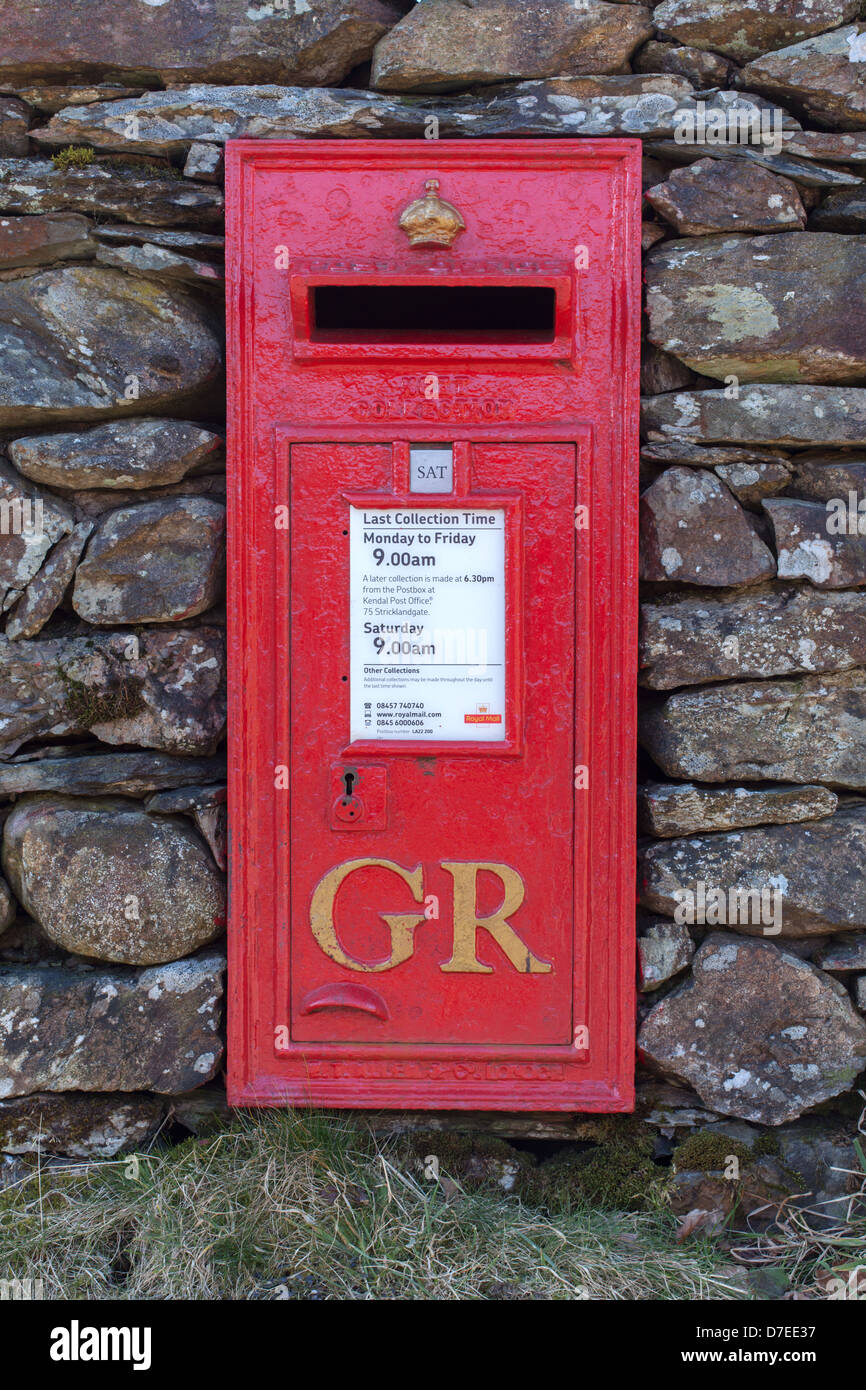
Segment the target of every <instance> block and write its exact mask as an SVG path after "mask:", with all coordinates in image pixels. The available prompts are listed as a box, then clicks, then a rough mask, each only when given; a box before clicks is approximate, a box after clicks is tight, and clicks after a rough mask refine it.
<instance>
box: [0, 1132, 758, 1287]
mask: <svg viewBox="0 0 866 1390" xmlns="http://www.w3.org/2000/svg"><path fill="white" fill-rule="evenodd" d="M2 1278H6V1279H14V1278H18V1279H25V1278H30V1279H41V1280H42V1281H43V1288H44V1295H45V1297H46V1298H62V1299H77V1298H85V1299H96V1300H105V1299H111V1300H114V1299H119V1300H125V1299H235V1298H238V1299H283V1298H289V1299H314V1300H317V1299H352V1300H355V1299H358V1300H368V1299H413V1300H438V1299H442V1300H454V1299H482V1300H486V1299H494V1300H498V1299H582V1298H590V1299H613V1300H629V1301H630V1300H635V1299H672V1300H685V1299H735V1298H742V1297H743V1296H744V1294H743V1288H742V1282H741V1281H742V1274H739V1273H738V1272H737V1271H736V1270H734V1269H733V1268H732V1266H731V1263H730V1258H729V1257H728V1256H727V1255H726V1253H725V1252H724V1251H723V1250H721V1249H720V1248H719V1247H718V1246H713V1245H712V1244H711V1243H710V1242H709V1241H703V1240H700V1239H696V1240H694V1241H692V1242H690V1244H689V1245H688V1247H684V1246H680V1245H677V1242H676V1230H675V1222H674V1220H673V1218H672V1217H671V1216H670V1215H669V1214H668V1213H665V1212H662V1211H656V1212H644V1211H642V1212H636V1211H635V1212H612V1211H607V1210H600V1209H598V1208H595V1207H592V1206H590V1205H589V1204H587V1203H585V1202H583V1201H582V1200H581V1199H580V1198H579V1197H578V1198H577V1199H575V1200H570V1201H569V1202H568V1204H567V1205H566V1206H564V1207H563V1208H562V1209H561V1210H556V1209H555V1208H554V1204H553V1203H552V1202H550V1201H548V1203H547V1204H546V1205H544V1206H536V1205H531V1204H529V1203H528V1202H526V1201H524V1200H522V1199H521V1198H520V1197H519V1196H517V1195H515V1194H505V1193H503V1191H502V1188H501V1187H498V1186H497V1185H496V1183H495V1182H494V1183H492V1184H491V1185H489V1186H487V1187H484V1186H479V1187H477V1188H473V1189H472V1190H467V1187H466V1185H465V1184H464V1183H462V1182H461V1181H460V1180H459V1177H456V1176H454V1175H449V1173H448V1168H447V1157H446V1156H444V1155H443V1158H442V1161H441V1167H440V1168H439V1171H438V1176H437V1177H436V1178H432V1179H431V1178H425V1176H424V1173H423V1171H419V1168H418V1165H417V1163H416V1162H414V1161H413V1160H412V1158H411V1155H410V1154H409V1153H407V1152H406V1150H405V1147H403V1148H402V1149H401V1147H400V1144H399V1141H397V1140H393V1141H392V1140H388V1141H385V1142H382V1141H378V1140H376V1139H375V1138H374V1137H373V1136H372V1135H371V1133H370V1131H369V1130H368V1128H367V1127H366V1126H365V1125H364V1123H363V1121H360V1120H358V1119H355V1118H353V1117H350V1116H345V1115H338V1116H335V1115H330V1114H326V1113H323V1112H312V1113H310V1112H301V1111H282V1110H273V1111H263V1112H257V1113H249V1112H235V1114H234V1116H233V1117H232V1119H231V1121H230V1123H228V1124H227V1125H226V1127H225V1128H223V1129H222V1130H219V1131H217V1132H216V1133H213V1134H211V1135H208V1136H207V1137H205V1138H196V1139H189V1140H187V1141H186V1142H184V1143H182V1144H179V1145H176V1146H174V1147H168V1146H165V1147H158V1148H155V1149H153V1150H152V1151H151V1152H149V1153H146V1154H139V1155H135V1156H127V1157H121V1158H118V1159H114V1160H110V1161H105V1160H103V1161H99V1162H92V1163H74V1164H73V1163H70V1164H67V1165H65V1166H62V1167H56V1166H48V1167H44V1166H43V1167H41V1168H38V1169H36V1168H34V1169H33V1170H32V1171H31V1172H30V1173H29V1174H28V1175H27V1176H26V1177H25V1178H24V1179H22V1180H21V1181H20V1182H18V1183H17V1184H16V1185H14V1186H13V1187H11V1188H9V1189H7V1191H6V1192H5V1193H4V1194H3V1196H2V1198H0V1279H2Z"/></svg>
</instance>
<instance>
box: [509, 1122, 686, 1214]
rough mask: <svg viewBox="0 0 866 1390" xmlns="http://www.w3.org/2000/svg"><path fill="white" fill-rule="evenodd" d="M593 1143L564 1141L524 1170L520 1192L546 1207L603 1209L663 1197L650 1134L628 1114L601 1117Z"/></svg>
mask: <svg viewBox="0 0 866 1390" xmlns="http://www.w3.org/2000/svg"><path fill="white" fill-rule="evenodd" d="M605 1118H606V1120H607V1121H609V1123H608V1124H605V1125H604V1126H603V1129H604V1131H605V1137H604V1138H603V1139H602V1141H601V1142H600V1143H598V1144H597V1145H596V1146H595V1147H593V1148H590V1149H586V1148H582V1147H580V1148H579V1147H577V1146H573V1147H571V1146H570V1147H569V1148H567V1149H563V1150H562V1151H561V1152H560V1153H558V1154H555V1155H554V1157H553V1158H550V1159H548V1160H547V1162H546V1163H542V1164H541V1165H540V1166H539V1167H538V1168H537V1169H535V1170H534V1171H533V1172H532V1173H529V1174H527V1175H525V1176H524V1177H523V1179H522V1181H521V1184H520V1195H521V1196H522V1197H523V1198H524V1200H525V1201H527V1202H532V1203H533V1204H535V1205H537V1206H542V1207H545V1208H546V1209H547V1210H548V1211H550V1212H556V1211H568V1210H570V1209H571V1208H573V1207H574V1206H577V1205H591V1206H595V1207H600V1208H603V1209H604V1210H608V1211H652V1210H656V1209H657V1208H658V1207H659V1206H660V1205H661V1204H662V1202H663V1199H664V1194H665V1191H666V1189H667V1187H668V1185H669V1182H670V1175H669V1173H668V1170H667V1169H666V1168H664V1167H662V1166H661V1165H659V1164H657V1163H655V1162H654V1161H653V1147H654V1135H653V1133H652V1131H650V1130H648V1129H647V1127H646V1126H645V1125H643V1124H642V1123H641V1122H640V1121H636V1120H634V1119H633V1118H632V1117H631V1116H616V1115H611V1116H607V1117H605Z"/></svg>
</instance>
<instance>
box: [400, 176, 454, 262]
mask: <svg viewBox="0 0 866 1390" xmlns="http://www.w3.org/2000/svg"><path fill="white" fill-rule="evenodd" d="M424 187H425V188H426V189H427V192H426V194H425V195H424V197H423V198H416V199H415V201H414V203H410V204H409V206H408V207H405V208H404V209H403V211H402V212H401V214H400V226H401V227H402V229H403V231H404V232H405V233H406V235H407V237H408V238H409V245H410V246H450V245H451V243H452V242H453V241H454V238H455V237H457V236H459V235H460V233H461V232H464V231H465V230H466V223H465V222H464V221H463V218H462V217H461V215H460V213H459V212H458V211H457V209H456V207H455V206H454V204H453V203H446V201H445V199H444V198H440V197H439V196H438V193H437V190H438V188H439V180H438V179H428V180H427V182H426V183H425V185H424Z"/></svg>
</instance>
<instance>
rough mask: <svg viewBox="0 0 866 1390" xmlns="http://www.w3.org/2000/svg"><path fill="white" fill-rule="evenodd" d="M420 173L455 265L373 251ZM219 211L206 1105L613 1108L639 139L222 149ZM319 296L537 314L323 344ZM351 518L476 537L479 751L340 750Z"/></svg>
mask: <svg viewBox="0 0 866 1390" xmlns="http://www.w3.org/2000/svg"><path fill="white" fill-rule="evenodd" d="M430 178H436V179H438V180H439V181H440V184H441V196H442V197H443V198H445V199H447V200H448V201H449V202H450V203H453V204H454V205H455V206H456V207H457V208H458V209H459V210H460V212H461V214H462V215H463V218H464V220H465V222H466V228H465V231H463V232H461V234H460V235H459V237H458V238H457V240H456V241H455V243H454V245H453V246H451V247H444V246H432V247H431V246H429V245H428V246H410V245H409V244H408V242H407V237H406V235H405V233H404V231H403V230H402V229H401V228H400V226H399V218H400V214H401V212H402V211H403V209H404V208H405V207H406V205H407V204H408V203H409V202H411V201H412V200H413V199H415V198H417V197H419V195H421V193H422V192H423V189H424V184H425V181H426V180H428V179H430ZM227 212H228V248H227V249H228V263H227V269H228V282H229V288H230V297H229V341H230V351H229V364H230V390H229V401H230V410H231V420H230V437H229V446H230V450H229V452H230V464H229V466H230V489H231V492H230V498H231V501H230V508H229V514H230V528H229V648H230V682H229V696H230V770H229V779H230V781H229V800H230V811H231V834H232V843H231V916H230V934H229V951H230V962H229V963H230V973H229V981H230V990H229V1098H230V1100H231V1102H232V1103H233V1104H236V1105H281V1104H287V1103H288V1104H313V1105H338V1106H347V1107H412V1108H430V1109H435V1108H454V1109H460V1108H464V1109H485V1108H487V1109H501V1110H518V1109H531V1110H600V1111H605V1110H611V1111H613V1110H627V1109H629V1108H630V1107H631V1105H632V1103H633V1080H632V1073H633V1046H634V1037H633V1028H634V940H633V937H634V869H633V863H634V760H635V759H634V755H635V686H636V655H635V653H636V608H637V605H636V552H637V517H636V499H637V382H638V337H639V305H640V281H639V265H640V262H639V232H640V145H639V142H638V141H632V140H586V141H576V140H562V141H554V140H533V141H524V140H509V141H436V142H422V141H417V142H415V141H390V142H384V141H382V142H379V141H375V142H374V141H370V142H367V141H313V142H309V143H308V142H301V141H297V142H276V141H274V142H259V141H237V142H230V143H229V145H228V146H227ZM335 285H336V286H345V287H348V289H347V293H348V292H349V291H350V290H354V289H355V288H357V287H360V288H361V290H362V291H364V290H366V289H367V288H369V287H370V286H400V287H404V288H405V290H406V292H407V293H412V292H414V290H415V289H416V288H417V287H419V286H421V287H429V286H431V285H432V286H441V287H442V288H443V290H451V289H459V288H460V287H461V286H470V287H486V288H491V287H493V288H496V287H506V288H508V287H512V288H513V287H528V288H530V289H534V290H536V291H537V290H541V291H547V292H550V293H552V294H554V295H555V312H554V314H553V317H552V320H551V324H550V328H549V331H546V330H539V328H538V325H537V324H534V325H532V326H527V328H526V329H525V330H522V329H521V328H520V327H519V325H518V326H517V327H516V328H515V327H514V326H512V327H511V328H509V329H508V330H507V331H493V330H492V329H491V328H490V327H489V326H486V325H485V324H483V323H478V324H477V326H475V325H473V324H467V323H463V324H462V325H461V326H455V328H454V329H453V330H452V331H447V332H446V331H444V330H440V331H435V332H431V331H428V332H425V333H423V334H422V333H419V332H415V331H414V330H413V329H412V328H411V327H410V328H409V329H399V330H398V329H387V328H384V327H382V325H381V324H374V323H370V324H369V325H362V326H361V327H360V328H356V329H355V330H353V329H351V328H343V329H341V328H339V327H338V328H337V329H336V330H334V329H332V328H329V329H328V331H324V330H323V329H321V328H319V327H317V324H316V322H315V309H314V304H315V290H316V287H320V286H335ZM413 442H414V443H422V444H427V445H429V444H435V443H446V444H452V445H453V450H454V486H453V490H452V491H451V492H450V493H447V494H434V495H431V494H419V493H417V492H415V493H413V492H412V491H411V489H410V477H409V448H410V444H412V443H413ZM358 507H360V508H364V507H369V508H374V509H375V510H376V511H377V512H378V513H387V512H389V511H391V510H394V511H395V513H396V515H400V514H401V513H405V512H407V511H408V510H409V509H411V508H422V509H424V510H426V511H429V510H435V511H437V512H440V513H441V512H445V511H449V512H450V511H453V510H455V509H456V510H458V511H459V510H461V509H471V510H473V511H475V512H484V511H487V510H490V509H495V510H497V511H501V512H503V513H504V526H505V576H506V589H505V612H506V639H507V649H506V662H505V664H506V688H505V709H504V714H503V718H504V723H503V733H504V737H503V738H502V739H501V740H497V741H492V742H486V743H477V742H464V741H453V740H449V741H440V742H416V741H412V740H402V739H401V741H399V742H389V741H382V740H376V739H368V738H364V739H359V740H355V742H352V740H351V735H350V721H349V687H350V681H349V679H348V673H349V544H350V541H349V517H350V514H351V512H352V509H353V508H358ZM481 708H482V709H483V708H484V706H481ZM475 717H476V716H470V718H475ZM482 717H487V716H482ZM491 717H495V716H491ZM583 769H586V772H585V773H584V771H583ZM347 773H348V774H349V776H348V780H347V778H346V774H347Z"/></svg>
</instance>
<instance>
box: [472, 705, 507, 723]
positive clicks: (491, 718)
mask: <svg viewBox="0 0 866 1390" xmlns="http://www.w3.org/2000/svg"><path fill="white" fill-rule="evenodd" d="M463 723H464V724H501V723H502V715H501V714H493V713H492V711H491V709H490V706H489V705H476V706H475V713H474V714H464V716H463Z"/></svg>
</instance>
